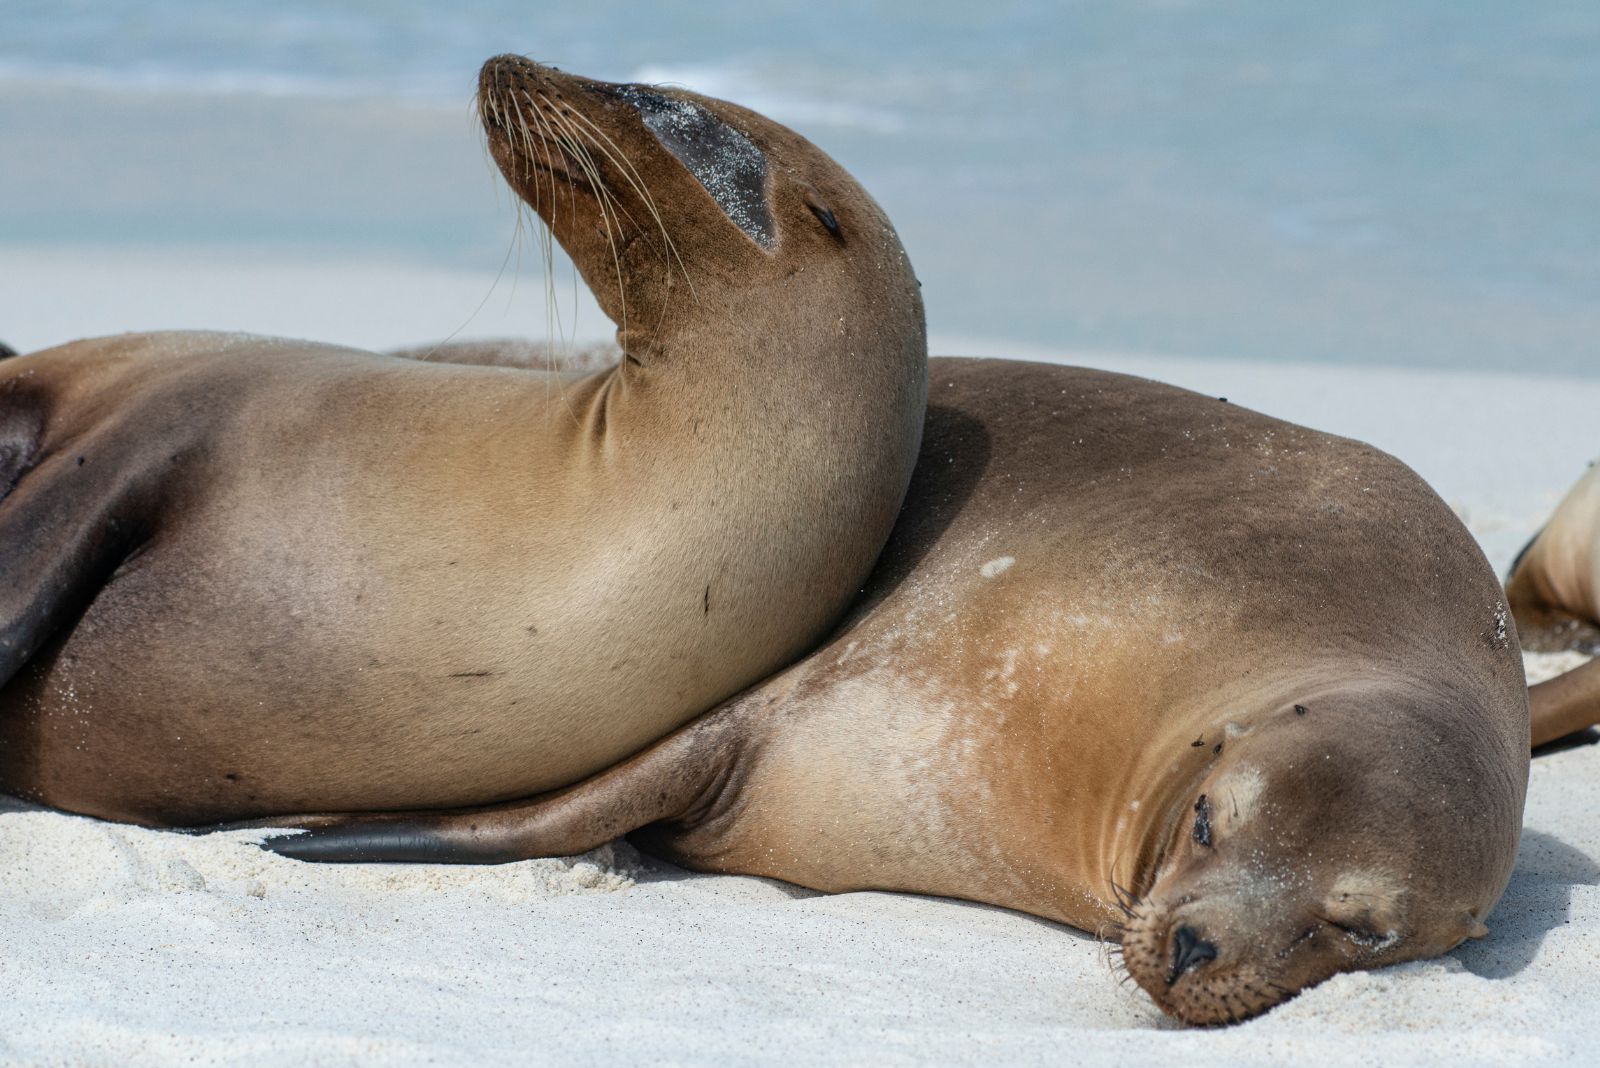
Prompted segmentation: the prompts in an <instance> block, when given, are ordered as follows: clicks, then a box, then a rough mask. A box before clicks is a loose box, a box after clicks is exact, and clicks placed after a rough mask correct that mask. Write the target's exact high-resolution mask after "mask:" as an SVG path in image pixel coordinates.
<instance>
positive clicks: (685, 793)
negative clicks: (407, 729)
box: [261, 712, 742, 864]
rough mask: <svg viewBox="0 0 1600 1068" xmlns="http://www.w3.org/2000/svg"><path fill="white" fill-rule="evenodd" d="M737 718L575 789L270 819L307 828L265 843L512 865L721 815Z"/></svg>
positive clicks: (284, 852)
mask: <svg viewBox="0 0 1600 1068" xmlns="http://www.w3.org/2000/svg"><path fill="white" fill-rule="evenodd" d="M741 748H742V747H741V745H740V742H739V739H738V732H737V729H736V726H735V723H734V721H732V720H730V719H729V718H727V717H726V716H725V715H723V714H721V713H718V712H711V713H708V714H706V715H705V716H702V717H701V718H700V719H698V720H695V721H694V722H693V723H690V724H689V725H688V726H686V727H683V728H682V729H680V730H678V731H677V732H675V733H673V734H671V735H668V736H667V737H666V738H665V739H663V740H661V741H659V742H657V743H656V744H655V745H652V746H651V747H650V748H648V749H646V750H644V751H643V752H641V753H639V754H637V755H636V756H633V757H630V758H629V759H627V760H625V761H623V762H622V763H621V764H618V765H616V766H615V767H612V768H608V769H607V770H605V771H603V772H601V773H600V774H598V775H594V776H592V777H590V778H588V779H585V780H584V781H583V782H580V783H577V784H575V785H573V786H569V787H566V788H565V789H562V790H557V791H554V792H552V793H548V794H543V795H541V796H539V797H535V798H530V799H528V800H526V801H511V802H508V803H506V804H502V805H490V806H488V807H485V808H477V809H464V810H458V811H452V812H415V813H385V814H373V815H359V814H358V815H349V816H314V817H309V818H306V819H304V820H303V821H301V820H287V821H282V820H269V821H263V822H269V823H272V824H273V825H274V826H279V827H283V826H289V827H293V826H296V825H297V824H301V825H303V826H305V827H307V828H308V829H307V830H305V831H303V832H301V833H298V834H285V835H276V836H274V837H271V838H268V839H266V840H265V841H263V842H262V843H261V847H262V848H263V849H268V850H271V851H272V852H274V853H277V854H279V855H281V856H285V857H293V858H295V859H296V860H311V861H323V862H340V863H353V862H362V861H388V862H416V863H424V864H505V863H509V862H511V861H517V860H528V859H530V858H532V857H566V856H573V855H575V854H578V853H583V852H586V851H588V850H590V849H594V848H595V847H597V846H600V845H604V844H605V843H606V842H609V841H611V840H612V839H614V838H618V837H620V836H622V835H624V834H627V833H629V832H630V831H635V830H638V829H639V828H641V827H644V826H646V825H648V824H652V823H656V822H659V821H662V820H690V821H692V820H695V819H697V818H699V817H700V815H701V814H703V813H705V812H707V811H709V810H711V809H713V808H714V807H715V805H716V803H717V800H718V798H719V797H721V796H722V795H723V793H724V791H725V790H726V789H727V787H728V785H729V783H730V781H732V780H733V779H734V777H735V775H736V773H737V771H738V767H739V760H740V750H741Z"/></svg>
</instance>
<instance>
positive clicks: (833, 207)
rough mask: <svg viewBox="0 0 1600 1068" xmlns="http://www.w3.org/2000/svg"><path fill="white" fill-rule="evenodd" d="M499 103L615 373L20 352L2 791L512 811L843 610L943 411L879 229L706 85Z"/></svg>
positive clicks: (149, 801)
mask: <svg viewBox="0 0 1600 1068" xmlns="http://www.w3.org/2000/svg"><path fill="white" fill-rule="evenodd" d="M479 108H480V112H481V114H482V118H483V122H484V127H485V129H486V131H487V133H488V140H489V146H490V149H491V150H492V153H493V155H494V158H495V160H496V162H497V163H498V164H499V167H500V169H501V171H502V172H503V173H504V175H505V177H506V179H507V180H508V181H509V182H510V184H511V186H512V187H513V189H514V190H515V191H516V192H517V193H518V194H519V195H520V197H521V198H522V199H523V200H524V201H526V202H527V203H528V204H529V205H531V206H532V207H533V209H534V210H536V211H537V212H538V214H539V215H540V216H541V217H542V218H543V220H544V221H545V222H546V223H547V224H548V225H549V227H550V229H551V230H552V232H553V233H554V235H555V237H556V239H558V240H559V241H560V243H561V244H562V246H563V247H564V248H565V249H566V250H567V251H568V252H569V253H570V254H571V256H572V258H573V261H574V262H575V264H576V265H577V268H578V270H579V271H580V272H581V273H582V275H583V277H584V278H585V279H586V280H587V282H588V283H589V285H590V287H591V289H592V290H593V291H594V294H595V297H596V299H597V300H598V301H599V303H600V305H601V307H602V308H603V309H604V310H605V311H606V313H607V314H608V315H609V316H610V317H611V318H612V319H613V320H615V322H616V323H617V326H618V330H617V341H618V345H619V347H620V351H621V353H622V359H621V361H620V362H619V363H617V364H616V365H615V366H612V367H610V368H609V369H607V370H605V371H604V372H602V373H598V374H591V375H586V376H581V375H580V376H570V375H560V374H553V375H542V374H535V373H530V372H528V371H525V370H517V369H511V368H500V367H479V366H467V365H462V364H452V363H427V362H423V361H418V360H407V359H398V358H395V357H392V356H381V355H377V354H374V353H367V352H359V351H353V350H350V349H341V348H335V347H332V346H324V345H314V344H309V343H304V342H294V341H281V340H268V339H262V338H255V337H241V336H230V335H221V334H195V333H182V334H170V333H169V334H146V335H138V336H123V337H116V338H109V339H102V340H94V341H82V342H77V343H74V344H70V345H66V346H63V347H60V348H55V349H51V350H48V351H43V352H38V353H34V354H31V355H24V356H19V357H14V358H12V359H8V360H6V361H5V362H4V363H3V364H0V686H3V689H0V789H4V790H5V791H6V792H8V793H11V794H14V795H19V796H21V797H23V798H25V799H28V800H31V801H37V802H40V803H43V804H47V805H50V806H53V807H56V808H60V809H65V810H68V811H71V812H78V813H85V814H90V815H95V816H102V817H107V818H111V819H117V820H128V821H135V822H139V823H145V824H152V825H179V824H185V825H186V824H194V823H204V822H212V821H217V820H227V819H241V818H251V817H258V816H264V815H270V814H278V813H289V812H300V811H306V810H319V809H339V810H393V809H407V808H417V807H423V808H431V807H441V808H442V807H450V806H458V805H474V804H486V803H490V802H494V801H503V800H508V799H511V798H520V797H527V796H529V795H530V794H534V793H538V792H541V791H545V790H550V789H553V788H556V787H560V786H564V785H567V784H569V783H572V782H574V781H576V780H579V779H581V778H583V777H584V776H587V775H590V774H593V773H595V772H597V771H600V770H602V769H604V768H606V767H609V766H611V765H613V764H615V763H616V762H617V761H619V760H621V759H623V758H624V757H626V756H628V755H629V754H631V753H634V752H637V751H638V750H639V749H641V748H643V747H644V746H646V745H648V744H649V743H651V742H654V741H656V740H658V739H660V738H661V737H662V736H663V735H664V734H666V733H668V732H669V731H671V730H672V729H673V728H674V727H677V726H679V725H680V724H682V723H684V722H686V721H687V720H689V719H690V718H691V717H693V716H695V715H698V714H699V713H701V712H704V711H705V710H706V709H708V708H710V707H712V706H714V705H715V704H717V703H718V702H719V701H722V700H724V699H726V698H727V697H729V696H730V695H731V694H733V693H735V692H737V691H738V690H740V689H741V688H743V687H745V686H748V685H749V684H751V683H753V682H755V681H757V680H759V679H761V678H762V677H763V676H765V675H768V674H770V673H771V672H773V671H775V670H777V669H778V668H780V667H782V666H784V665H785V664H787V663H789V662H790V661H792V660H793V659H794V658H795V657H797V656H799V655H800V654H801V653H803V652H805V651H806V650H807V649H808V648H810V647H812V646H814V645H815V644H816V642H817V641H818V640H820V639H821V638H822V637H823V635H824V634H825V633H826V632H827V629H828V628H829V627H831V626H832V625H833V624H834V623H835V622H836V621H837V619H838V618H839V616H840V615H841V614H842V613H843V611H844V610H845V608H846V607H847V605H848V603H849V599H850V597H851V596H852V595H853V594H854V593H855V591H857V590H858V589H859V588H860V585H861V582H862V581H863V579H864V578H865V577H866V575H867V573H868V570H869V569H870V567H871V565H872V562H873V560H874V558H875V557H876V555H877V553H878V551H879V549H880V548H881V546H882V545H883V542H884V540H885V539H886V538H887V536H888V533H889V530H890V528H891V526H892V525H893V522H894V518H895V515H896V513H897V511H898V508H899V505H900V501H901V499H902V496H903V494H904V492H905V487H906V484H907V482H908V480H909V479H910V475H911V469H912V466H913V463H914V461H915V459H916V455H917V444H918V441H919V437H920V433H921V426H922V419H923V413H924V410H925V407H926V374H927V367H926V364H927V352H926V340H925V334H924V325H923V314H922V304H921V299H920V297H919V295H918V286H917V281H916V278H915V277H914V275H913V273H912V270H911V267H910V265H909V263H908V262H907V259H906V256H905V253H904V251H903V249H902V248H901V245H900V242H899V240H898V239H897V238H896V236H895V232H894V230H893V228H892V227H891V226H890V224H889V221H888V220H887V219H886V218H885V217H884V215H883V213H882V212H881V211H880V210H879V208H878V207H877V206H876V204H874V202H873V201H872V199H871V198H870V197H869V196H867V194H866V193H865V192H863V191H862V189H861V188H860V187H859V186H858V185H857V184H856V183H855V181H854V180H852V179H851V178H850V176H849V175H848V174H846V173H845V172H844V170H843V169H842V168H840V167H839V166H838V165H837V164H836V163H834V162H833V161H832V160H830V159H829V158H828V157H827V156H825V155H824V154H823V153H822V152H821V151H819V150H818V149H817V148H816V147H815V146H813V145H811V144H810V143H809V142H807V141H806V140H804V139H803V138H801V137H800V136H798V135H797V134H795V133H793V132H791V131H790V130H788V129H786V128H784V127H782V126H780V125H778V124H777V123H774V122H772V121H770V120H768V119H766V118H764V117H762V116H760V115H757V114H755V113H754V112H751V111H748V110H746V109H744V108H740V107H737V106H735V105H732V104H727V103H724V102H721V101H717V100H712V99H709V98H706V97H702V96H697V95H695V94H693V93H689V92H685V91H681V90H674V89H655V88H651V87H647V86H637V85H614V84H609V83H605V82H597V81H591V80H589V79H585V78H580V77H576V76H573V75H569V74H564V73H560V72H557V71H555V70H553V69H551V68H548V67H543V66H540V65H538V64H535V63H532V62H529V61H527V60H524V59H521V58H518V57H514V56H503V57H499V58H496V59H493V60H491V61H489V63H487V64H486V65H485V67H484V68H483V72H482V76H481V81H480V90H479Z"/></svg>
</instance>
